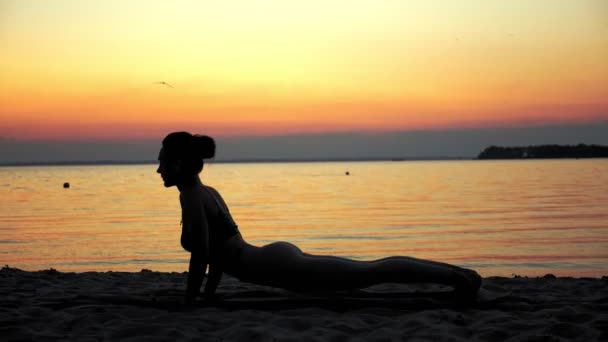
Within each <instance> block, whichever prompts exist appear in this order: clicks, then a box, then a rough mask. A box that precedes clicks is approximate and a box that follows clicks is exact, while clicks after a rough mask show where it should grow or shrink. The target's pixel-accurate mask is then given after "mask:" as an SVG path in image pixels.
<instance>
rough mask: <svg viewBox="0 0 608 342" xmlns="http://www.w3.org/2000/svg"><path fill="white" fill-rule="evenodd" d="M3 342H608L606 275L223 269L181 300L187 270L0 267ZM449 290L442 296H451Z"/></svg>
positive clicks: (1, 334)
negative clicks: (337, 275) (312, 291)
mask: <svg viewBox="0 0 608 342" xmlns="http://www.w3.org/2000/svg"><path fill="white" fill-rule="evenodd" d="M0 279H1V281H0V298H1V303H0V312H1V314H0V336H2V340H3V341H22V340H34V341H49V340H79V341H100V340H104V341H117V340H121V341H124V340H129V341H163V340H164V341H191V340H205V341H222V340H224V341H252V340H255V341H343V340H359V341H402V340H410V341H472V340H476V341H505V340H509V341H520V340H523V341H530V340H533V341H573V340H576V341H606V340H608V286H607V285H608V278H607V277H603V278H556V277H554V276H551V275H547V276H545V277H540V278H528V277H519V276H514V277H512V278H505V277H489V278H484V282H483V286H482V289H481V291H480V294H479V296H478V299H477V300H476V301H475V302H473V303H469V304H461V303H455V302H454V301H453V300H452V299H451V298H450V296H449V288H443V287H441V286H437V285H425V284H421V285H416V286H413V285H412V286H404V285H397V284H385V285H381V286H375V287H371V288H368V289H365V290H363V291H354V292H344V293H339V294H334V295H305V294H295V293H289V292H285V291H281V290H277V289H272V288H266V287H261V286H255V285H252V284H247V283H242V282H239V281H238V280H236V279H234V278H230V277H228V276H225V277H224V279H223V280H222V283H221V284H220V288H219V289H218V295H219V296H220V298H219V299H218V300H217V301H216V302H213V303H207V302H203V301H201V302H199V303H197V304H196V305H195V306H189V307H188V306H184V305H183V304H181V299H182V289H183V287H184V282H185V279H186V274H185V273H161V272H153V271H148V270H142V271H141V272H134V273H127V272H85V273H63V272H58V271H55V270H52V269H51V270H45V271H37V272H26V271H22V270H19V269H15V268H9V267H4V268H3V269H2V270H1V271H0ZM446 291H447V292H446Z"/></svg>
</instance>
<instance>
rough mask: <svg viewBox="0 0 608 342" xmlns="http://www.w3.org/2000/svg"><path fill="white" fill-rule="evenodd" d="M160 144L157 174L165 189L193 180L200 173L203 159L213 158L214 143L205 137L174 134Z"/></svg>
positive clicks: (211, 139)
mask: <svg viewBox="0 0 608 342" xmlns="http://www.w3.org/2000/svg"><path fill="white" fill-rule="evenodd" d="M162 144H163V146H162V148H161V150H160V153H159V154H158V161H159V166H158V170H157V172H158V173H160V174H161V176H162V177H163V181H164V182H165V186H167V187H169V186H173V185H177V184H178V183H180V182H183V181H189V180H191V179H193V178H194V177H195V176H196V175H198V174H199V173H200V172H201V171H202V169H203V164H204V163H203V159H208V158H213V157H214V156H215V141H214V140H213V138H211V137H209V136H206V135H198V134H195V135H193V134H190V133H188V132H174V133H170V134H169V135H167V136H166V137H165V139H163V143H162Z"/></svg>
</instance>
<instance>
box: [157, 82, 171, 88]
mask: <svg viewBox="0 0 608 342" xmlns="http://www.w3.org/2000/svg"><path fill="white" fill-rule="evenodd" d="M154 84H164V85H166V86H167V87H169V88H173V86H172V85H170V84H169V83H167V82H165V81H162V82H154Z"/></svg>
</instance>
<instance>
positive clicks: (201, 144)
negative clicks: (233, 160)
mask: <svg viewBox="0 0 608 342" xmlns="http://www.w3.org/2000/svg"><path fill="white" fill-rule="evenodd" d="M193 138H194V146H195V149H196V151H197V152H198V153H199V154H200V157H201V158H203V159H209V158H213V157H215V140H213V138H212V137H210V136H207V135H198V134H196V135H193Z"/></svg>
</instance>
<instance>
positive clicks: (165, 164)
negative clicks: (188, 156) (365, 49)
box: [156, 148, 179, 188]
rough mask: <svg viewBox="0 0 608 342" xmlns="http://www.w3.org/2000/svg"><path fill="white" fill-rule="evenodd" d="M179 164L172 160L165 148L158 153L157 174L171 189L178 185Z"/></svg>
mask: <svg viewBox="0 0 608 342" xmlns="http://www.w3.org/2000/svg"><path fill="white" fill-rule="evenodd" d="M178 164H179V163H178V162H177V161H174V160H170V159H169V158H168V157H167V155H166V153H165V150H164V149H163V148H161V149H160V152H159V153H158V169H156V172H157V173H159V174H160V176H161V178H162V179H163V182H164V184H165V187H167V188H168V187H171V186H174V185H176V184H177V178H178V175H179V165H178Z"/></svg>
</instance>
